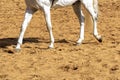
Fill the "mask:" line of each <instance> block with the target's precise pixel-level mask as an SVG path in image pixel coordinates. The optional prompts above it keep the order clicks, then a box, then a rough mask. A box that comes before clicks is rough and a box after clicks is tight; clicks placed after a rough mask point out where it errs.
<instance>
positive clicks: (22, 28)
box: [16, 8, 36, 50]
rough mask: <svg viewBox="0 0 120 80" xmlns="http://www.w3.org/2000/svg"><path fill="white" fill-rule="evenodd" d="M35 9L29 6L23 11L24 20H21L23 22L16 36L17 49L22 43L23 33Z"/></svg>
mask: <svg viewBox="0 0 120 80" xmlns="http://www.w3.org/2000/svg"><path fill="white" fill-rule="evenodd" d="M35 11H36V10H32V9H30V8H26V12H25V17H24V21H23V24H22V27H21V32H20V35H19V38H18V43H17V46H16V49H17V50H20V49H21V48H20V46H21V45H22V43H23V37H24V33H25V31H26V28H27V26H28V24H29V22H30V20H31V18H32V15H33V13H34V12H35Z"/></svg>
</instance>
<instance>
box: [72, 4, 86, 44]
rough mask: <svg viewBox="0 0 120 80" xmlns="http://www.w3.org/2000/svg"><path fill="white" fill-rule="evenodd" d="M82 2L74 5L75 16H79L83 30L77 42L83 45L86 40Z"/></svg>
mask: <svg viewBox="0 0 120 80" xmlns="http://www.w3.org/2000/svg"><path fill="white" fill-rule="evenodd" d="M80 4H81V2H76V3H75V4H74V5H73V10H74V12H75V14H76V15H77V17H78V19H79V23H80V26H81V30H80V36H79V39H78V41H77V44H81V43H82V41H83V40H84V19H85V18H84V14H83V12H82V10H81V5H80Z"/></svg>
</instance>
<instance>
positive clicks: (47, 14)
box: [43, 6, 54, 48]
mask: <svg viewBox="0 0 120 80" xmlns="http://www.w3.org/2000/svg"><path fill="white" fill-rule="evenodd" d="M43 10H44V15H45V20H46V24H47V29H48V31H49V35H50V41H51V43H50V45H49V48H53V47H54V37H53V32H52V24H51V15H50V7H48V6H46V7H44V8H43Z"/></svg>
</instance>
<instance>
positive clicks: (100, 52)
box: [0, 0, 120, 80]
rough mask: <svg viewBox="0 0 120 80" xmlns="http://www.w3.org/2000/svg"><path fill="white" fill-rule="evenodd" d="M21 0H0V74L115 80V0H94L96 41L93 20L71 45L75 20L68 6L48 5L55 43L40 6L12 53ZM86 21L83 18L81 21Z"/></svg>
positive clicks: (0, 79)
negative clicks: (98, 37) (82, 36)
mask: <svg viewBox="0 0 120 80" xmlns="http://www.w3.org/2000/svg"><path fill="white" fill-rule="evenodd" d="M25 7H26V6H25V4H24V1H23V0H1V1H0V80H120V1H119V0H99V20H98V31H99V33H100V34H101V35H102V37H103V42H102V43H99V42H98V41H97V40H96V39H95V38H94V37H93V35H92V31H93V30H92V26H86V27H85V40H84V42H83V44H82V45H80V46H75V45H74V44H75V42H76V41H77V39H78V37H79V22H78V19H77V17H76V15H75V14H74V12H73V10H72V7H71V6H69V7H65V8H59V9H52V10H51V11H52V12H51V15H52V24H53V33H54V36H55V48H54V49H47V47H48V45H49V35H48V31H47V29H46V25H45V20H44V16H43V12H42V11H38V12H37V13H35V14H34V16H33V19H32V21H31V23H30V24H29V27H28V28H27V31H26V33H25V37H24V44H23V45H22V50H21V52H20V53H13V52H11V50H13V49H14V47H15V46H16V43H17V38H18V36H19V32H20V28H21V23H22V21H23V17H24V11H25ZM86 23H88V22H87V21H86Z"/></svg>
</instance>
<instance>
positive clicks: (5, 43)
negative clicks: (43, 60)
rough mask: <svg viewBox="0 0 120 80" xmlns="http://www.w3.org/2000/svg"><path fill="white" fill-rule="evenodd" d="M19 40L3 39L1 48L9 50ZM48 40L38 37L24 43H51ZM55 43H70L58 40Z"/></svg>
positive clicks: (0, 40)
mask: <svg viewBox="0 0 120 80" xmlns="http://www.w3.org/2000/svg"><path fill="white" fill-rule="evenodd" d="M17 40H18V38H2V39H0V48H7V47H8V46H13V45H14V46H15V45H16V44H17ZM49 42H50V41H49V40H48V39H40V38H37V37H34V38H24V40H23V44H24V43H49ZM55 43H69V42H68V41H67V40H65V39H62V40H56V41H55Z"/></svg>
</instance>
